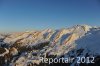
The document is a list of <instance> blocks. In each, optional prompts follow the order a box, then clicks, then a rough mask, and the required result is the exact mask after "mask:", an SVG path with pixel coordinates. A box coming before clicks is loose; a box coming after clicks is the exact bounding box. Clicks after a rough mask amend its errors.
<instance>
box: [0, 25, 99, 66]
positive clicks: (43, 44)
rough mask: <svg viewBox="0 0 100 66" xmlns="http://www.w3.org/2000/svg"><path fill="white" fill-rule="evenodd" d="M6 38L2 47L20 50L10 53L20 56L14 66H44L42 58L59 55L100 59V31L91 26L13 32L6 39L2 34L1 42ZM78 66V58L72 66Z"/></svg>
mask: <svg viewBox="0 0 100 66" xmlns="http://www.w3.org/2000/svg"><path fill="white" fill-rule="evenodd" d="M2 38H4V39H3V40H2V41H1V42H0V46H1V47H3V48H7V49H8V50H9V49H11V48H15V49H16V51H13V49H12V50H9V53H8V54H11V53H10V52H11V51H13V53H15V54H16V55H17V56H16V55H15V57H14V58H12V59H10V61H11V62H9V65H10V66H14V65H17V66H20V64H22V65H21V66H25V65H26V66H27V64H28V63H29V62H30V64H34V63H36V64H40V62H41V61H39V57H41V56H43V57H47V56H48V57H49V56H56V57H57V58H60V57H62V56H64V57H65V58H66V57H71V56H74V57H75V58H76V57H82V56H86V55H87V54H89V56H94V57H95V58H96V57H97V56H99V55H100V48H99V47H100V28H99V27H91V26H88V25H76V26H73V27H70V28H63V29H59V30H52V29H46V30H42V31H30V32H21V33H12V34H9V35H7V36H6V37H5V35H0V39H2ZM2 45H3V46H2ZM6 46H7V47H6ZM18 52H19V54H18ZM7 60H8V59H7ZM75 64H76V59H75V61H73V63H72V64H70V66H73V65H75ZM76 65H77V64H76ZM78 65H80V64H78ZM80 66H81V65H80Z"/></svg>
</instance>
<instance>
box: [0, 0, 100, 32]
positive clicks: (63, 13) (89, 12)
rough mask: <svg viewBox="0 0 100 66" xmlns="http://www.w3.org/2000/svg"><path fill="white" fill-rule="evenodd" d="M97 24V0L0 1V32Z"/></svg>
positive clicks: (99, 5) (99, 13) (99, 20)
mask: <svg viewBox="0 0 100 66" xmlns="http://www.w3.org/2000/svg"><path fill="white" fill-rule="evenodd" d="M77 24H88V25H92V26H100V0H0V32H13V31H26V30H41V29H46V28H52V29H59V28H64V27H69V26H73V25H77Z"/></svg>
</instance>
